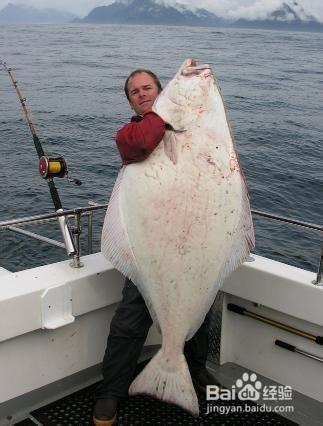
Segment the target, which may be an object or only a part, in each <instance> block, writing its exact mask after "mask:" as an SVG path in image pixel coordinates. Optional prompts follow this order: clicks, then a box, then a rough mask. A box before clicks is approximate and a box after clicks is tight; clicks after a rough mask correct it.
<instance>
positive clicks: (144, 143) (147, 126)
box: [116, 111, 165, 164]
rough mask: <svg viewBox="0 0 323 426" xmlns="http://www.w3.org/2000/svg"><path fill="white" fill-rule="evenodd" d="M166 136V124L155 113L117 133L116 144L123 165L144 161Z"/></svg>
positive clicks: (146, 115)
mask: <svg viewBox="0 0 323 426" xmlns="http://www.w3.org/2000/svg"><path fill="white" fill-rule="evenodd" d="M164 134H165V122H164V121H163V120H162V119H161V118H160V117H159V116H158V115H157V114H155V113H154V112H152V111H149V112H147V113H146V114H145V115H144V116H143V118H142V120H140V121H138V122H136V121H135V122H131V123H129V124H126V125H125V126H123V127H122V129H120V130H119V131H118V133H117V137H116V142H117V146H118V149H119V152H120V155H121V159H122V162H123V164H130V163H135V162H138V161H143V160H145V159H146V158H148V157H149V155H150V154H151V153H152V152H153V150H154V149H155V148H156V147H157V146H158V144H159V142H160V141H161V140H162V139H163V137H164Z"/></svg>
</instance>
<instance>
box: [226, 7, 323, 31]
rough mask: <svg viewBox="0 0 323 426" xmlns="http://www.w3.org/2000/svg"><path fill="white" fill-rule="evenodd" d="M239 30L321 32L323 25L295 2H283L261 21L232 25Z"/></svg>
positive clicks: (241, 22) (240, 21)
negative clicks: (260, 29)
mask: <svg viewBox="0 0 323 426" xmlns="http://www.w3.org/2000/svg"><path fill="white" fill-rule="evenodd" d="M233 26H234V27H239V28H263V29H272V30H291V31H323V24H322V23H320V22H319V21H318V20H317V19H316V18H315V17H314V16H312V15H310V14H308V13H307V12H305V10H304V9H303V8H302V6H301V5H299V4H298V3H297V2H296V1H289V2H284V3H282V5H281V6H280V7H279V8H278V9H276V10H274V11H273V12H271V13H269V14H268V15H267V16H266V17H265V18H263V19H254V20H249V19H244V18H241V19H238V20H237V21H235V22H234V23H233Z"/></svg>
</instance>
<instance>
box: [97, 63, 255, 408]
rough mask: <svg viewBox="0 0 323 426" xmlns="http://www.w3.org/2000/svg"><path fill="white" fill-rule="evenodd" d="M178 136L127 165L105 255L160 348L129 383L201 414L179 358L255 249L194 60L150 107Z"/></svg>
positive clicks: (219, 126)
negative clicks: (131, 290) (139, 301)
mask: <svg viewBox="0 0 323 426" xmlns="http://www.w3.org/2000/svg"><path fill="white" fill-rule="evenodd" d="M153 108H154V110H155V111H156V112H157V113H158V114H159V115H160V116H161V117H162V118H163V119H164V120H165V121H166V122H168V123H170V124H171V125H172V126H173V128H174V129H175V131H174V132H167V134H166V135H165V138H164V143H160V144H159V146H158V147H157V148H156V149H155V150H154V152H153V153H152V154H151V155H150V156H149V158H148V159H146V160H145V161H143V162H140V163H135V164H131V165H127V166H126V167H123V168H122V169H121V171H120V174H119V176H118V179H117V182H116V184H115V187H114V190H113V193H112V196H111V199H110V202H109V207H108V211H107V214H106V218H105V222H104V227H103V231H102V252H103V253H104V255H105V256H106V257H107V259H108V260H110V261H111V263H112V264H113V265H114V266H115V267H116V268H117V269H118V270H120V271H121V272H122V273H123V274H124V275H126V276H128V277H129V278H130V279H131V280H132V281H133V282H134V283H135V284H136V286H138V288H139V290H140V292H141V294H142V295H143V297H144V299H145V301H146V304H147V306H148V309H149V311H150V313H151V315H152V317H153V319H154V320H155V321H156V322H157V323H158V325H159V327H160V329H161V332H162V337H163V339H162V348H161V349H160V351H159V352H158V353H157V355H156V356H155V357H154V358H153V359H152V360H151V361H150V363H149V364H148V365H147V366H146V367H145V369H144V370H143V371H142V372H141V374H140V375H139V376H138V377H137V378H136V379H135V380H134V382H133V383H132V385H131V386H130V389H129V393H130V394H136V393H146V394H150V395H153V396H155V397H157V398H159V399H162V400H165V401H168V402H172V403H175V404H177V405H179V406H181V407H183V408H184V409H186V410H188V411H190V412H191V413H193V414H194V415H198V413H199V407H198V400H197V397H196V393H195V390H194V387H193V385H192V380H191V377H190V373H189V370H188V366H187V364H186V360H185V357H184V355H183V347H184V343H185V340H188V339H190V338H191V337H192V336H193V335H194V333H195V332H196V330H197V329H198V328H199V327H200V325H201V324H202V322H203V320H204V318H205V315H206V313H207V312H208V311H209V309H210V307H211V305H212V303H213V301H214V299H215V296H216V293H217V291H218V290H219V288H220V286H221V284H222V282H223V280H224V278H225V277H227V276H228V274H230V273H231V272H232V271H233V270H234V269H235V268H236V267H238V266H239V265H240V264H241V263H242V262H243V261H244V260H246V259H247V257H248V255H249V252H250V249H251V248H252V247H253V246H254V232H253V226H252V218H251V213H250V206H249V199H248V193H247V188H246V184H245V181H244V177H243V174H242V171H241V169H240V166H239V162H238V159H237V155H236V152H235V149H234V144H233V141H232V136H231V131H230V127H229V124H228V120H227V115H226V111H225V108H224V105H223V100H222V96H221V94H220V91H219V88H218V85H217V83H216V82H215V81H214V78H213V74H212V71H211V69H210V67H209V66H208V65H202V66H198V65H197V64H196V62H195V61H194V60H192V59H188V60H186V61H185V62H184V64H183V65H182V66H181V68H180V70H179V71H178V73H177V74H176V76H175V77H174V78H173V80H171V81H170V82H169V84H168V85H167V86H166V87H165V89H164V90H163V91H162V93H161V94H160V95H159V96H158V98H157V99H156V101H155V104H154V107H153Z"/></svg>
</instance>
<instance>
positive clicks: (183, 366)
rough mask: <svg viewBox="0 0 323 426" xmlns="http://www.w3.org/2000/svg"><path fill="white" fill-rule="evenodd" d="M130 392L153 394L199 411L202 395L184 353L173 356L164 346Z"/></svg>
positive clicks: (191, 410)
mask: <svg viewBox="0 0 323 426" xmlns="http://www.w3.org/2000/svg"><path fill="white" fill-rule="evenodd" d="M129 394H130V395H136V394H146V395H151V396H153V397H155V398H158V399H161V400H163V401H166V402H170V403H172V404H176V405H178V406H180V407H182V408H184V410H187V411H189V412H191V413H192V414H193V415H194V416H198V415H199V404H198V399H197V396H196V392H195V389H194V386H193V383H192V379H191V375H190V372H189V369H188V365H187V363H186V359H185V357H184V355H183V353H180V354H178V355H177V356H176V357H175V358H174V357H173V356H172V358H170V357H168V355H167V354H165V352H164V351H163V349H160V350H159V351H158V353H157V354H156V355H155V356H154V357H153V358H152V360H151V361H150V362H149V363H148V364H147V365H146V367H145V368H144V369H143V371H142V372H141V373H140V374H139V375H138V376H137V377H136V379H135V380H134V381H133V382H132V384H131V386H130V388H129Z"/></svg>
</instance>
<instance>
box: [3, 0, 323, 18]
mask: <svg viewBox="0 0 323 426" xmlns="http://www.w3.org/2000/svg"><path fill="white" fill-rule="evenodd" d="M113 1H114V0H0V9H2V8H3V7H4V6H6V5H7V4H8V3H9V2H10V3H20V4H21V3H23V4H28V5H30V6H34V7H41V8H53V9H59V10H63V11H68V12H72V13H74V14H76V15H78V16H79V17H84V16H86V15H87V14H88V13H89V12H90V11H91V10H92V9H93V8H94V7H97V6H105V5H108V4H110V3H113ZM162 1H163V2H164V3H168V4H174V3H175V2H176V1H178V3H182V4H185V5H187V6H189V7H193V8H194V7H204V8H206V9H208V10H210V11H212V12H214V13H215V14H217V15H219V16H225V17H231V18H240V17H244V18H262V17H265V14H266V12H268V11H273V10H274V9H276V7H278V6H279V5H280V4H281V3H282V2H283V1H284V0H162ZM287 1H293V0H287ZM298 3H299V4H300V5H301V6H303V8H304V9H305V11H306V12H308V13H310V14H312V15H314V16H315V17H316V18H318V19H319V20H320V21H322V22H323V0H298Z"/></svg>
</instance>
